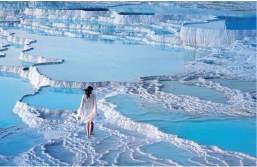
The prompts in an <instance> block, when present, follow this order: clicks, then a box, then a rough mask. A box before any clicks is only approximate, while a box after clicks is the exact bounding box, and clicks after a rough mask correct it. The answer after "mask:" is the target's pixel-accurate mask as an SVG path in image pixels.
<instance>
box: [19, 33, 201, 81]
mask: <svg viewBox="0 0 257 167" xmlns="http://www.w3.org/2000/svg"><path fill="white" fill-rule="evenodd" d="M15 33H16V34H17V36H26V37H27V38H31V39H36V40H37V42H36V43H34V44H32V46H33V47H34V49H33V50H31V51H29V52H27V53H29V54H32V55H39V56H43V57H47V58H60V59H64V60H65V62H64V63H63V64H58V65H50V66H49V65H48V66H38V69H39V71H40V73H42V74H44V75H46V76H48V77H50V78H52V79H56V80H70V81H87V82H91V81H137V80H138V78H139V77H142V76H149V75H169V74H174V73H182V72H183V71H184V70H185V66H184V65H185V64H186V63H188V62H189V60H190V61H192V60H195V58H200V57H203V56H204V55H205V54H200V53H197V52H195V51H189V50H183V49H179V50H178V49H169V50H163V49H161V48H159V49H158V47H152V46H149V45H136V44H127V43H124V42H121V41H117V40H99V39H95V40H86V39H81V38H70V37H54V36H39V35H37V34H29V33H27V32H24V31H22V30H16V31H15ZM142 62H144V63H142ZM153 62H154V63H153Z"/></svg>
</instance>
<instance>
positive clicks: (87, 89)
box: [85, 86, 93, 99]
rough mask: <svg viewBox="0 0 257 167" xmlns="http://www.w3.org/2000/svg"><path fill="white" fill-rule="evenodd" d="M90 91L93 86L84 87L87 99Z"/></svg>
mask: <svg viewBox="0 0 257 167" xmlns="http://www.w3.org/2000/svg"><path fill="white" fill-rule="evenodd" d="M92 91H93V87H92V86H88V87H87V88H86V89H85V94H86V97H87V99H88V98H90V94H91V93H92Z"/></svg>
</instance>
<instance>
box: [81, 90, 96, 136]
mask: <svg viewBox="0 0 257 167" xmlns="http://www.w3.org/2000/svg"><path fill="white" fill-rule="evenodd" d="M92 91H93V87H91V86H88V87H87V89H85V94H84V95H83V96H82V100H81V104H80V107H79V109H78V115H77V117H79V116H80V117H81V121H83V122H86V123H87V137H89V135H90V134H92V132H93V128H94V121H95V119H96V117H97V116H98V115H99V114H98V112H97V104H96V95H95V94H92ZM83 109H84V110H83Z"/></svg>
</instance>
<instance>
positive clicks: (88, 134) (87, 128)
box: [87, 122, 90, 137]
mask: <svg viewBox="0 0 257 167" xmlns="http://www.w3.org/2000/svg"><path fill="white" fill-rule="evenodd" d="M89 126H90V125H89V122H87V137H89Z"/></svg>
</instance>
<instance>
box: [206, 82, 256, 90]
mask: <svg viewBox="0 0 257 167" xmlns="http://www.w3.org/2000/svg"><path fill="white" fill-rule="evenodd" d="M208 80H211V81H214V82H217V83H220V84H221V85H223V86H225V87H228V88H232V89H239V90H241V91H243V92H250V91H256V82H255V81H239V80H225V79H208Z"/></svg>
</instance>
